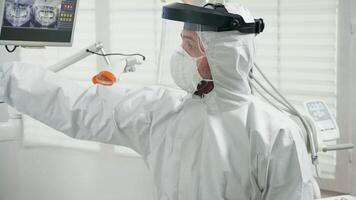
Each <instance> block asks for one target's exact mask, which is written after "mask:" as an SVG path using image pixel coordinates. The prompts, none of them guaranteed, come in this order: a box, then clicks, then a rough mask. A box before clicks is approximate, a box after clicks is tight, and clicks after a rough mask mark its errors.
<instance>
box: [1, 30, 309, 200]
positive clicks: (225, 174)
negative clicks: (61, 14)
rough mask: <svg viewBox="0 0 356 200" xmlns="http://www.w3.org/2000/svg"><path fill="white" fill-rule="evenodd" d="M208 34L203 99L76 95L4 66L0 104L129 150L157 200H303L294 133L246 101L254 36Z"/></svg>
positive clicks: (34, 69)
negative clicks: (208, 77) (209, 85)
mask: <svg viewBox="0 0 356 200" xmlns="http://www.w3.org/2000/svg"><path fill="white" fill-rule="evenodd" d="M215 34H219V36H218V37H212V36H209V34H206V35H205V36H204V35H203V36H202V37H203V38H202V40H203V42H204V48H205V51H206V55H207V59H208V61H209V65H210V68H211V72H212V76H213V79H214V85H215V87H214V90H213V91H212V92H210V93H209V94H208V95H207V96H205V97H204V98H199V97H197V96H192V97H188V98H182V96H181V95H179V94H177V93H176V92H174V91H173V90H170V89H167V88H161V87H145V88H142V89H140V90H134V91H130V90H125V89H123V88H122V87H118V86H115V87H105V86H95V87H91V88H89V89H85V88H82V87H80V86H78V85H77V84H76V83H74V82H71V81H68V80H64V79H62V78H61V77H60V76H58V75H56V74H54V73H52V72H50V71H47V70H46V69H44V68H41V67H38V66H32V65H28V64H23V63H8V64H2V65H1V67H0V100H1V98H2V100H3V101H5V102H6V103H8V104H9V105H11V106H13V107H15V108H16V109H18V110H19V111H21V112H23V113H25V114H27V115H30V116H32V117H33V118H35V119H37V120H39V121H41V122H43V123H45V124H47V125H49V126H50V127H53V128H55V129H57V130H59V131H62V132H63V133H65V134H66V135H68V136H71V137H73V138H78V139H84V140H94V141H99V142H104V143H109V144H115V145H123V146H127V147H130V148H132V149H134V150H136V151H137V152H138V153H139V154H140V155H142V157H143V159H144V160H145V162H146V163H147V166H148V168H149V170H150V171H151V172H152V174H153V177H154V181H155V184H156V187H157V191H158V196H159V199H160V200H311V199H312V198H313V191H312V190H313V189H312V179H313V177H312V171H311V163H310V160H309V157H308V155H307V150H306V147H305V144H304V142H303V141H304V140H303V138H302V137H303V136H302V134H301V130H300V129H299V128H298V127H297V126H296V125H295V124H294V123H293V122H292V121H291V120H290V119H289V118H288V117H287V116H286V115H284V114H283V113H281V112H279V111H277V110H275V109H274V108H273V107H271V106H270V105H267V104H265V103H263V102H261V101H260V100H259V99H257V98H256V97H254V96H252V95H251V91H250V87H249V84H248V72H249V70H250V68H251V67H252V63H253V61H254V35H239V34H236V32H234V33H233V34H232V33H230V32H223V33H215ZM210 50H211V51H210ZM108 96H110V98H108Z"/></svg>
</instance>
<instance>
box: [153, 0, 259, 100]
mask: <svg viewBox="0 0 356 200" xmlns="http://www.w3.org/2000/svg"><path fill="white" fill-rule="evenodd" d="M207 6H208V7H210V8H204V7H197V6H192V5H188V4H181V3H174V4H170V5H167V6H164V7H163V14H162V18H163V24H162V36H161V39H162V40H161V49H160V58H159V73H160V76H159V77H160V80H159V84H162V85H165V86H170V87H176V88H181V89H183V90H185V91H187V92H188V93H191V94H198V95H200V94H207V93H209V92H210V91H211V90H212V89H213V87H214V86H213V83H212V81H213V79H214V77H212V76H211V73H210V66H209V61H208V60H209V58H208V57H207V55H206V47H207V45H205V44H206V42H208V41H204V38H205V39H206V38H209V37H210V38H211V37H219V35H218V34H211V33H215V32H222V31H231V30H238V31H240V32H245V33H259V32H261V31H262V30H263V27H264V24H263V21H262V20H256V22H255V23H245V22H244V20H243V18H242V17H241V16H240V15H236V14H230V13H228V11H227V10H226V9H225V7H224V6H223V5H221V4H217V5H210V4H208V5H207ZM204 35H209V37H204ZM209 52H210V53H213V52H214V50H212V49H210V50H209ZM199 91H202V92H199ZM200 96H201V95H200Z"/></svg>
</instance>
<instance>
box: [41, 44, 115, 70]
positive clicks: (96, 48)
mask: <svg viewBox="0 0 356 200" xmlns="http://www.w3.org/2000/svg"><path fill="white" fill-rule="evenodd" d="M87 50H90V51H92V52H96V53H97V52H101V53H102V54H105V51H104V45H103V43H101V42H97V43H95V44H93V45H91V46H89V47H87V48H85V49H83V50H80V51H79V52H77V53H75V54H73V55H72V56H69V57H67V58H65V59H63V60H61V61H60V62H58V63H56V64H54V65H52V66H50V67H49V68H48V69H49V70H51V71H53V72H59V71H61V70H63V69H65V68H67V67H68V66H70V65H72V64H74V63H76V62H78V61H80V60H82V59H84V58H86V57H88V56H90V55H93V53H91V52H88V51H87ZM104 59H105V62H106V64H108V65H111V62H110V60H109V58H108V57H106V56H104Z"/></svg>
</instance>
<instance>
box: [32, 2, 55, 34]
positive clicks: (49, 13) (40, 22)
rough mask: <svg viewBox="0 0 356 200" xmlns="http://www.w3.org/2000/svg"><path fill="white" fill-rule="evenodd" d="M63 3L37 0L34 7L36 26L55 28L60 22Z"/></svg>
mask: <svg viewBox="0 0 356 200" xmlns="http://www.w3.org/2000/svg"><path fill="white" fill-rule="evenodd" d="M60 9H61V2H60V1H58V0H52V1H46V0H36V1H35V4H34V5H33V13H34V15H35V17H34V20H35V25H36V26H45V27H48V26H53V25H54V24H55V23H56V22H57V20H58V13H59V11H60Z"/></svg>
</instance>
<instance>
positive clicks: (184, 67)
mask: <svg viewBox="0 0 356 200" xmlns="http://www.w3.org/2000/svg"><path fill="white" fill-rule="evenodd" d="M200 36H201V26H200V25H195V24H187V23H184V22H177V21H172V20H166V19H163V24H162V35H161V48H160V54H159V68H158V73H159V84H160V85H164V86H169V87H174V88H180V89H184V88H190V89H191V90H194V85H195V84H197V83H196V82H197V81H198V80H200V79H201V78H203V79H211V77H209V76H207V75H206V74H204V71H206V69H207V68H209V67H208V62H207V59H206V55H205V50H204V46H203V43H202V41H201V38H200ZM196 86H197V85H195V87H196ZM191 92H194V91H191Z"/></svg>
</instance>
